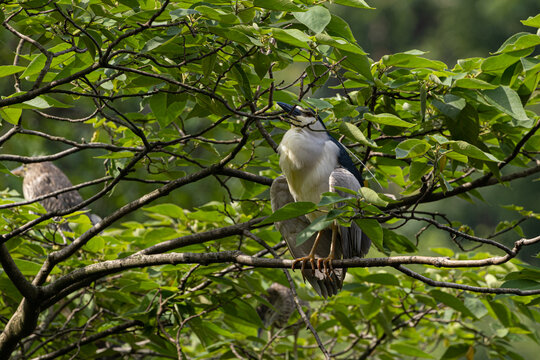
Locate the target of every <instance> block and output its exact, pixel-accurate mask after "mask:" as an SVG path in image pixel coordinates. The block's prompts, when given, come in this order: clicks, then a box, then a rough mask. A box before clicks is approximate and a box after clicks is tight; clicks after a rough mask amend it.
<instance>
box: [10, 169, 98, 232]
mask: <svg viewBox="0 0 540 360" xmlns="http://www.w3.org/2000/svg"><path fill="white" fill-rule="evenodd" d="M11 172H12V173H13V174H14V175H17V176H22V177H23V178H24V179H23V186H22V187H23V195H24V198H25V199H26V200H33V199H35V198H38V197H40V196H44V195H47V194H50V193H53V192H55V191H58V190H62V189H65V188H70V187H72V186H73V185H72V184H71V181H69V179H68V177H67V176H66V175H65V174H64V173H63V172H62V170H60V169H59V168H58V167H56V166H55V165H53V164H52V163H50V162H41V163H32V164H25V165H23V166H20V167H18V168H16V169H14V170H12V171H11ZM82 201H83V198H82V197H81V194H79V192H78V191H77V190H71V191H67V192H64V193H61V194H58V195H56V196H51V197H48V198H46V199H43V200H40V201H39V203H40V204H41V205H42V206H43V207H44V208H45V210H46V211H47V212H48V213H51V212H57V211H63V210H67V209H69V208H71V207H73V206H75V205H78V204H80V203H81V202H82ZM86 215H87V216H88V218H89V219H90V221H91V222H92V224H94V225H95V224H97V223H98V222H99V221H100V220H101V218H100V217H99V216H97V215H95V214H86ZM61 229H62V230H65V231H71V230H70V228H69V226H68V225H67V224H64V225H62V226H61Z"/></svg>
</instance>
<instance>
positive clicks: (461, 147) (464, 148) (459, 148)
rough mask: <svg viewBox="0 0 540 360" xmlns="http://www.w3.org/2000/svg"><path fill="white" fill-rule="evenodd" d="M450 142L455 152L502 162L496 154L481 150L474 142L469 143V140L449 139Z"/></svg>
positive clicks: (474, 157)
mask: <svg viewBox="0 0 540 360" xmlns="http://www.w3.org/2000/svg"><path fill="white" fill-rule="evenodd" d="M448 144H450V146H451V148H452V150H454V151H455V152H457V153H459V154H462V155H466V156H468V157H471V158H473V159H478V160H484V161H495V162H500V160H499V159H497V158H496V157H495V156H493V155H491V154H490V153H486V152H484V151H482V150H480V149H479V148H477V147H476V146H474V145H472V144H469V143H468V142H465V141H449V142H448Z"/></svg>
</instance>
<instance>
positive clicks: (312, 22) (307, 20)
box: [293, 6, 332, 34]
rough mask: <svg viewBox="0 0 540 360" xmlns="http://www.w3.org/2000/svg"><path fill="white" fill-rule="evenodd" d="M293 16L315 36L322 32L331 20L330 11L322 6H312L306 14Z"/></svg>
mask: <svg viewBox="0 0 540 360" xmlns="http://www.w3.org/2000/svg"><path fill="white" fill-rule="evenodd" d="M293 16H294V17H295V18H296V20H298V21H299V22H301V23H302V24H304V25H306V26H307V27H308V28H309V29H310V30H311V31H313V32H314V33H316V34H318V33H320V32H321V31H323V30H324V28H326V25H328V24H329V23H330V20H331V19H332V17H331V16H330V11H328V9H327V8H325V7H324V6H314V7H311V8H309V10H308V11H306V12H295V13H293Z"/></svg>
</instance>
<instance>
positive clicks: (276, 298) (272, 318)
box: [257, 282, 296, 328]
mask: <svg viewBox="0 0 540 360" xmlns="http://www.w3.org/2000/svg"><path fill="white" fill-rule="evenodd" d="M266 292H267V293H268V294H267V295H263V296H262V297H263V298H264V299H265V300H266V301H268V302H269V303H270V304H272V306H273V307H274V308H273V309H272V308H270V307H268V306H267V305H264V304H263V305H260V306H259V307H257V313H258V314H259V317H260V318H261V320H262V322H263V324H264V327H265V328H268V327H270V326H276V327H278V328H282V327H285V325H287V322H288V321H289V318H290V317H291V315H292V313H293V312H294V311H295V310H296V306H295V304H294V298H293V293H292V291H291V289H289V288H288V287H286V286H283V285H281V284H279V283H276V282H275V283H272V285H270V287H269V288H268V289H267V290H266Z"/></svg>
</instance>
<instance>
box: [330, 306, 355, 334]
mask: <svg viewBox="0 0 540 360" xmlns="http://www.w3.org/2000/svg"><path fill="white" fill-rule="evenodd" d="M334 316H335V318H336V319H337V320H338V321H339V322H340V324H341V325H343V327H344V328H345V329H347V330H349V331H350V332H351V333H353V334H356V335H358V331H357V330H356V328H355V327H354V324H353V322H352V321H351V319H350V318H349V316H347V315H345V314H344V313H342V312H341V311H334Z"/></svg>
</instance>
